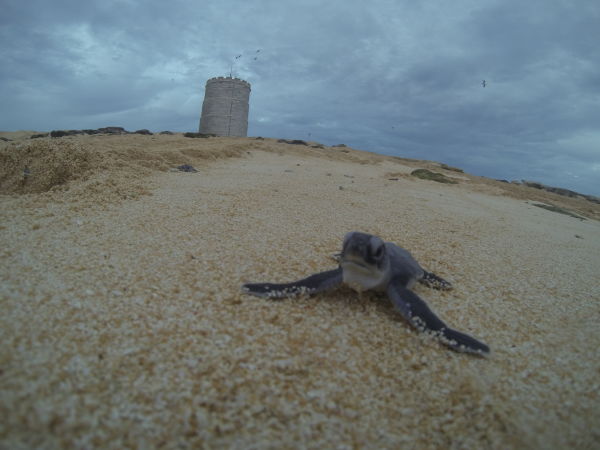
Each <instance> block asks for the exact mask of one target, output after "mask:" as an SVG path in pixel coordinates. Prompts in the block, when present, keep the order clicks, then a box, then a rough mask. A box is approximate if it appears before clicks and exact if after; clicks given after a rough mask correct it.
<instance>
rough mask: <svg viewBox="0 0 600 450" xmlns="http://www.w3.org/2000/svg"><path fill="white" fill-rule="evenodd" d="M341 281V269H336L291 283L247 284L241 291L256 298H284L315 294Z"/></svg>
mask: <svg viewBox="0 0 600 450" xmlns="http://www.w3.org/2000/svg"><path fill="white" fill-rule="evenodd" d="M342 281H343V277H342V268H341V267H338V268H337V269H334V270H328V271H326V272H320V273H316V274H314V275H311V276H309V277H307V278H303V279H302V280H298V281H293V282H291V283H282V284H275V283H247V284H244V285H243V286H242V290H243V291H244V292H245V293H247V294H250V295H256V296H257V297H268V298H284V297H293V296H295V295H299V294H317V293H319V292H323V291H325V290H328V289H332V288H334V287H336V286H338V285H340V284H342Z"/></svg>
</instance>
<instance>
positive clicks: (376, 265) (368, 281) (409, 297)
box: [242, 231, 490, 355]
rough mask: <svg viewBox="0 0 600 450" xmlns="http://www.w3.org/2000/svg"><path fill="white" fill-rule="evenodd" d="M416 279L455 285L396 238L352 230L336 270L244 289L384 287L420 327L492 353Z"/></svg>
mask: <svg viewBox="0 0 600 450" xmlns="http://www.w3.org/2000/svg"><path fill="white" fill-rule="evenodd" d="M417 281H418V282H420V283H423V284H425V285H427V286H430V287H433V288H436V289H450V288H451V287H452V286H451V284H450V283H449V282H447V281H446V280H444V279H442V278H440V277H439V276H437V275H435V274H433V273H431V272H427V271H425V270H423V268H421V266H420V265H419V263H417V261H416V260H415V259H414V258H413V257H412V255H411V254H410V253H409V252H408V251H407V250H405V249H403V248H401V247H399V246H397V245H395V244H393V243H391V242H384V241H383V240H382V239H380V238H379V237H377V236H373V235H371V234H366V233H361V232H357V231H352V232H350V233H348V234H346V236H345V237H344V244H343V246H342V252H341V253H340V255H339V266H338V268H337V269H333V270H328V271H326V272H320V273H316V274H314V275H311V276H309V277H307V278H304V279H302V280H298V281H293V282H291V283H283V284H274V283H249V284H244V285H243V286H242V289H243V291H244V292H246V293H248V294H251V295H256V296H258V297H269V298H283V297H291V296H294V295H298V294H302V293H307V294H316V293H318V292H323V291H325V290H328V289H332V288H335V287H337V286H339V285H341V284H342V283H345V284H347V285H348V286H350V287H351V288H352V289H354V290H356V291H359V292H360V291H366V290H375V291H379V292H385V293H387V296H388V297H389V299H390V300H391V301H392V303H393V305H394V306H395V308H396V309H397V310H398V311H399V312H400V313H401V314H402V316H403V317H404V318H405V319H406V320H407V321H408V322H409V323H410V324H411V325H413V326H414V327H415V328H417V329H418V330H420V331H429V332H432V333H434V334H435V335H436V336H438V337H439V338H440V340H441V342H442V343H444V344H445V345H447V346H448V347H450V348H452V349H453V350H456V351H460V352H467V353H475V354H478V355H486V354H488V353H489V351H490V349H489V347H488V346H487V345H485V344H484V343H482V342H479V341H478V340H477V339H475V338H473V337H471V336H469V335H467V334H465V333H461V332H460V331H456V330H453V329H452V328H449V327H448V326H447V325H446V324H445V323H444V322H442V320H441V319H439V318H438V317H437V316H436V315H435V313H434V312H433V311H431V309H429V307H428V306H427V304H426V303H425V302H424V301H423V300H422V299H421V298H420V297H419V296H418V295H417V294H415V293H414V292H412V291H411V289H412V287H413V286H414V285H415V283H416V282H417Z"/></svg>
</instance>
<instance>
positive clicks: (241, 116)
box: [199, 77, 250, 137]
mask: <svg viewBox="0 0 600 450" xmlns="http://www.w3.org/2000/svg"><path fill="white" fill-rule="evenodd" d="M249 100H250V83H248V82H247V81H244V80H240V79H239V78H230V77H217V78H211V79H210V80H208V81H207V82H206V89H205V91H204V102H203V103H202V115H201V116H200V127H199V131H200V133H206V134H216V135H217V136H241V137H246V136H247V135H248V111H249Z"/></svg>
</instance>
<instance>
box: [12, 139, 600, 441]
mask: <svg viewBox="0 0 600 450" xmlns="http://www.w3.org/2000/svg"><path fill="white" fill-rule="evenodd" d="M0 158H2V161H0V162H2V164H1V166H2V167H3V169H2V170H3V172H2V173H1V175H2V176H1V177H0V188H1V189H2V192H4V195H2V196H1V197H0V201H1V203H2V205H1V206H2V208H1V213H0V214H1V215H0V244H1V245H0V254H1V255H2V256H1V259H0V274H1V277H2V278H1V280H2V283H1V288H0V299H1V305H2V314H1V316H0V339H1V340H2V342H3V345H2V346H1V347H0V381H1V382H0V418H1V420H0V446H1V447H3V448H20V447H22V448H32V447H46V448H56V447H75V448H89V447H93V446H95V447H108V448H123V447H124V446H142V447H144V446H145V447H159V448H161V447H164V448H174V447H199V446H204V447H206V448H222V447H232V448H298V447H301V448H332V447H336V448H337V447H339V448H399V447H402V448H594V447H597V446H598V445H600V433H599V432H598V431H597V428H598V427H597V425H598V423H599V422H600V406H598V405H599V404H600V402H599V399H598V392H599V388H600V382H599V379H600V377H599V375H600V350H599V349H600V337H599V336H600V334H599V331H600V330H599V328H598V319H599V317H600V303H599V301H600V287H599V285H598V282H597V280H598V279H600V224H599V222H598V221H597V220H594V219H593V217H599V214H600V211H598V206H597V205H594V204H592V203H590V202H586V201H584V200H579V199H566V198H559V197H558V196H555V195H552V194H549V193H542V192H539V191H536V190H534V189H529V188H524V187H519V186H512V185H505V184H503V183H497V182H493V181H491V180H485V179H482V178H479V177H473V176H470V175H467V174H459V173H453V172H451V171H445V172H444V173H445V174H446V175H448V176H452V177H455V178H456V179H458V181H459V184H458V185H451V186H448V185H441V184H438V183H434V182H431V181H423V180H416V179H414V178H412V177H410V175H409V173H410V171H411V170H413V169H414V168H417V167H424V168H430V169H435V170H440V169H439V166H438V165H437V164H436V163H431V162H420V161H414V160H402V159H398V158H392V157H385V156H380V155H373V154H370V153H366V152H359V151H355V150H352V149H339V148H336V149H333V148H323V149H320V148H310V147H306V146H295V145H287V144H279V143H276V142H275V141H272V140H264V141H257V140H252V139H187V138H183V137H181V136H180V135H176V136H81V137H71V138H61V139H53V140H49V139H41V140H35V141H25V140H21V141H15V142H11V143H2V144H1V146H0ZM184 163H187V164H192V165H194V166H195V167H196V168H197V169H198V170H199V172H198V173H181V172H171V171H169V168H172V167H174V166H176V165H179V164H184ZM24 165H27V166H28V167H29V168H30V171H31V173H30V175H28V177H27V179H26V180H24V177H23V173H22V171H23V166H24ZM390 178H397V180H390ZM527 200H536V201H545V202H547V203H552V204H556V205H558V206H561V207H564V208H569V209H570V210H572V211H575V212H577V213H578V214H581V215H584V216H585V217H588V219H587V220H579V219H576V218H573V217H569V216H565V215H561V214H557V213H554V212H551V211H546V210H543V209H540V208H536V207H534V206H532V204H531V202H529V203H528V202H527ZM350 230H362V231H366V232H370V233H374V234H378V235H380V236H381V237H383V238H384V239H386V240H390V241H394V242H397V243H399V244H400V245H402V246H404V247H406V248H408V249H409V250H411V251H412V253H413V254H414V255H415V256H416V257H417V259H418V260H419V261H420V262H421V264H422V265H423V266H424V267H426V268H427V269H429V270H431V271H434V272H436V273H438V274H439V275H441V276H443V277H444V278H446V279H448V280H450V281H452V282H453V283H454V286H455V289H454V290H452V291H449V292H438V291H434V290H430V289H427V288H425V287H423V286H419V287H417V288H416V292H418V294H419V295H421V296H423V297H424V298H426V299H427V301H428V303H429V304H430V306H431V307H432V308H433V309H434V310H435V311H436V312H437V313H438V314H439V315H440V316H441V317H442V318H443V319H444V320H445V321H447V322H448V323H449V324H450V325H452V326H454V327H455V328H457V329H459V330H462V331H465V332H468V333H471V334H473V335H474V336H476V337H478V338H479V339H481V340H483V341H484V342H486V343H487V344H489V345H490V347H491V348H492V351H493V354H492V356H491V357H489V358H487V359H481V358H475V357H470V356H468V355H463V354H457V353H454V352H451V351H449V350H447V349H446V348H445V347H443V346H441V345H439V344H438V343H437V342H435V341H434V340H431V339H430V338H427V337H424V336H421V335H418V334H417V333H416V332H414V331H413V330H411V329H410V328H409V327H408V325H407V324H406V323H405V322H404V321H403V320H402V319H401V318H400V317H399V316H398V315H397V314H396V313H394V311H393V309H392V308H391V306H390V305H389V304H388V302H386V301H385V298H380V297H378V296H376V295H371V294H363V295H362V296H358V295H357V294H356V293H354V292H352V291H350V290H349V289H346V288H343V289H340V290H338V291H335V292H332V293H328V294H323V295H319V296H315V297H302V298H297V299H289V300H281V301H269V300H264V299H257V298H253V297H248V296H245V295H242V294H241V293H240V285H241V283H243V282H248V281H261V280H268V281H288V280H292V279H295V278H298V277H301V276H304V275H308V274H310V273H312V272H315V271H318V270H325V269H328V268H332V267H334V265H335V263H334V262H333V261H332V260H331V259H330V257H329V254H331V253H334V252H335V251H337V250H339V246H340V243H341V239H342V237H343V234H344V233H345V232H346V231H350Z"/></svg>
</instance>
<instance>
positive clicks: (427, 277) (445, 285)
mask: <svg viewBox="0 0 600 450" xmlns="http://www.w3.org/2000/svg"><path fill="white" fill-rule="evenodd" d="M423 272H424V274H423V278H421V279H419V283H421V284H424V285H425V286H428V287H430V288H433V289H438V290H441V291H448V290H450V289H452V284H451V283H450V282H449V281H446V280H444V279H443V278H442V277H440V276H437V275H436V274H435V273H432V272H427V271H426V270H424V271H423Z"/></svg>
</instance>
